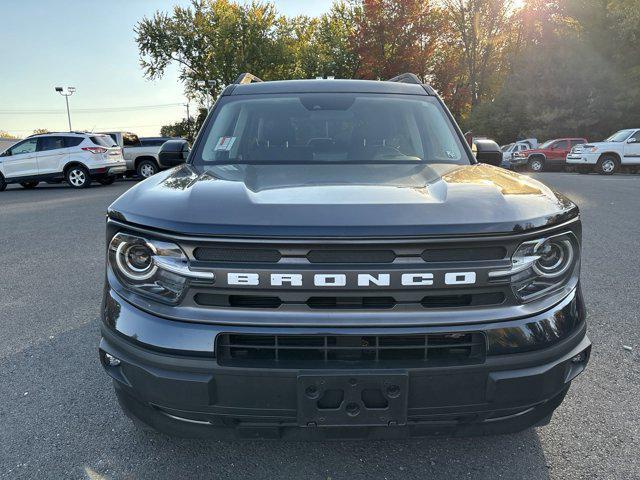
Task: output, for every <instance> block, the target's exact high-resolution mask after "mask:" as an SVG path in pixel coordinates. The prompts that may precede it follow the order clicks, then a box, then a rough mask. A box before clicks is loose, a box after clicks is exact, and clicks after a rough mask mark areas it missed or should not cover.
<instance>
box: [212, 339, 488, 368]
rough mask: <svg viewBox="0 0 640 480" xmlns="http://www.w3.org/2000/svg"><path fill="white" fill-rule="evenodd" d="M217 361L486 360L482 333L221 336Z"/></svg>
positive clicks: (310, 364) (377, 363)
mask: <svg viewBox="0 0 640 480" xmlns="http://www.w3.org/2000/svg"><path fill="white" fill-rule="evenodd" d="M216 351H217V352H218V353H217V358H218V363H220V364H221V365H226V366H237V367H242V366H246V367H253V368H354V367H359V368H369V367H370V368H384V367H411V366H416V367H424V366H429V365H434V366H443V365H467V364H475V363H482V362H484V360H485V354H486V346H485V339H484V335H482V334H481V333H479V332H471V333H453V334H426V335H384V336H380V335H245V334H221V335H219V336H218V339H217V343H216Z"/></svg>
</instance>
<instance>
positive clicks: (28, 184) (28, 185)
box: [20, 180, 40, 190]
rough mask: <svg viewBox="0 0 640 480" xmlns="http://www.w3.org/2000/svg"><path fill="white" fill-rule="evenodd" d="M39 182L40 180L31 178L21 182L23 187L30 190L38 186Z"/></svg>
mask: <svg viewBox="0 0 640 480" xmlns="http://www.w3.org/2000/svg"><path fill="white" fill-rule="evenodd" d="M39 183H40V182H38V181H37V180H31V181H29V182H20V185H22V188H26V189H27V190H30V189H32V188H36V187H37V186H38V184H39Z"/></svg>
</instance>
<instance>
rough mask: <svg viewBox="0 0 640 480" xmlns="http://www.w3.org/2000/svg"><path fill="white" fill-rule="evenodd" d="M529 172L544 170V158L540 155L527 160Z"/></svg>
mask: <svg viewBox="0 0 640 480" xmlns="http://www.w3.org/2000/svg"><path fill="white" fill-rule="evenodd" d="M527 166H528V167H529V170H530V171H531V172H542V171H543V170H544V159H543V158H542V157H532V158H530V159H529V161H528V162H527Z"/></svg>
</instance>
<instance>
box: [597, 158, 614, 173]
mask: <svg viewBox="0 0 640 480" xmlns="http://www.w3.org/2000/svg"><path fill="white" fill-rule="evenodd" d="M596 168H597V170H598V173H599V174H600V175H613V174H614V173H615V172H616V170H618V159H617V158H616V157H613V156H611V155H605V156H604V157H602V158H601V159H600V160H598V165H597V166H596Z"/></svg>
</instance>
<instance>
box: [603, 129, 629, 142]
mask: <svg viewBox="0 0 640 480" xmlns="http://www.w3.org/2000/svg"><path fill="white" fill-rule="evenodd" d="M632 133H633V130H620V131H619V132H616V133H614V134H613V135H611V136H610V137H609V138H605V140H604V141H605V142H624V141H625V140H626V139H627V138H629V135H631V134H632Z"/></svg>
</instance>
